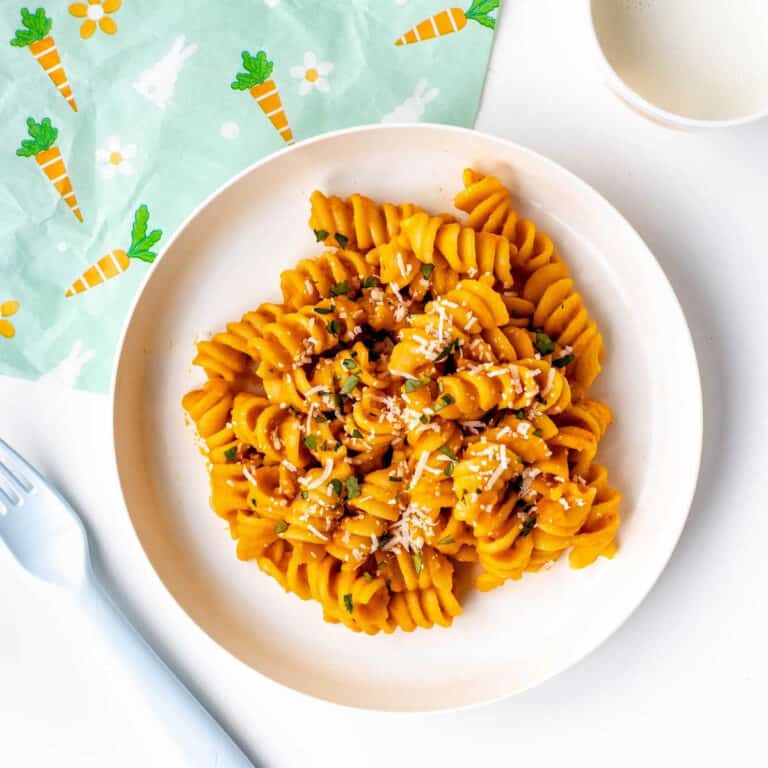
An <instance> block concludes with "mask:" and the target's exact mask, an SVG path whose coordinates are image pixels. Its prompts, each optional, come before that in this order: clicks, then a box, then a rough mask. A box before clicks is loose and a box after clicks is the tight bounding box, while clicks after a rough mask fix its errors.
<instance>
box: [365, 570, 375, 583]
mask: <svg viewBox="0 0 768 768" xmlns="http://www.w3.org/2000/svg"><path fill="white" fill-rule="evenodd" d="M363 578H364V579H365V580H366V581H367V582H368V583H369V584H370V583H371V582H372V581H373V574H371V573H369V572H368V571H366V572H365V573H364V574H363Z"/></svg>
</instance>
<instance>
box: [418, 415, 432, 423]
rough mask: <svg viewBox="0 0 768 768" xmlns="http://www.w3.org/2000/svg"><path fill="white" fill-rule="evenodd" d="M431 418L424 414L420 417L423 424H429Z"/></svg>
mask: <svg viewBox="0 0 768 768" xmlns="http://www.w3.org/2000/svg"><path fill="white" fill-rule="evenodd" d="M431 418H432V417H431V416H427V415H426V414H423V415H421V416H419V421H420V422H421V423H422V424H429V422H430V420H431Z"/></svg>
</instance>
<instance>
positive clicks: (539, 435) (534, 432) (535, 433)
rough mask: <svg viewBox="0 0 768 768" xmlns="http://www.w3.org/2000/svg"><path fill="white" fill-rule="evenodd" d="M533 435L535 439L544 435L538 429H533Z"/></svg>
mask: <svg viewBox="0 0 768 768" xmlns="http://www.w3.org/2000/svg"><path fill="white" fill-rule="evenodd" d="M533 434H534V435H535V436H536V437H541V436H542V435H543V434H544V433H543V432H542V431H541V430H540V429H534V430H533Z"/></svg>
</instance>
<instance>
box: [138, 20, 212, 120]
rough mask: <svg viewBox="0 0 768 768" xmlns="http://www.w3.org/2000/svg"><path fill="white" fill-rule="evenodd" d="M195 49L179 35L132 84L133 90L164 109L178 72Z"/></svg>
mask: <svg viewBox="0 0 768 768" xmlns="http://www.w3.org/2000/svg"><path fill="white" fill-rule="evenodd" d="M196 51H197V45H196V44H195V43H192V44H191V45H186V37H185V36H184V35H179V36H178V37H177V38H176V39H175V40H174V41H173V45H172V46H171V50H170V51H168V53H166V54H165V56H163V58H162V59H160V61H158V62H157V64H155V65H153V66H151V67H150V68H149V69H145V70H144V71H143V72H142V73H141V75H140V76H139V79H138V80H137V81H136V82H135V83H134V84H133V88H134V90H136V91H138V92H139V93H140V94H141V95H142V96H144V97H145V98H147V99H149V100H150V101H151V102H152V103H153V104H154V105H155V106H156V107H159V108H160V109H165V108H166V106H168V102H169V101H170V100H171V98H172V97H173V89H174V88H175V87H176V80H177V79H178V77H179V72H180V71H181V68H182V67H183V66H184V63H185V62H186V61H187V59H188V58H190V56H192V55H194V54H195V53H196Z"/></svg>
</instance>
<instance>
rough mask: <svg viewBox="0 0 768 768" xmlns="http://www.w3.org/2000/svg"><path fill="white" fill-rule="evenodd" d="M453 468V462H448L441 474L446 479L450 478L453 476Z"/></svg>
mask: <svg viewBox="0 0 768 768" xmlns="http://www.w3.org/2000/svg"><path fill="white" fill-rule="evenodd" d="M453 467H454V464H453V462H452V461H449V462H448V463H447V464H446V465H445V469H444V470H443V474H444V475H445V476H446V477H450V476H451V475H452V474H453Z"/></svg>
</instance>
